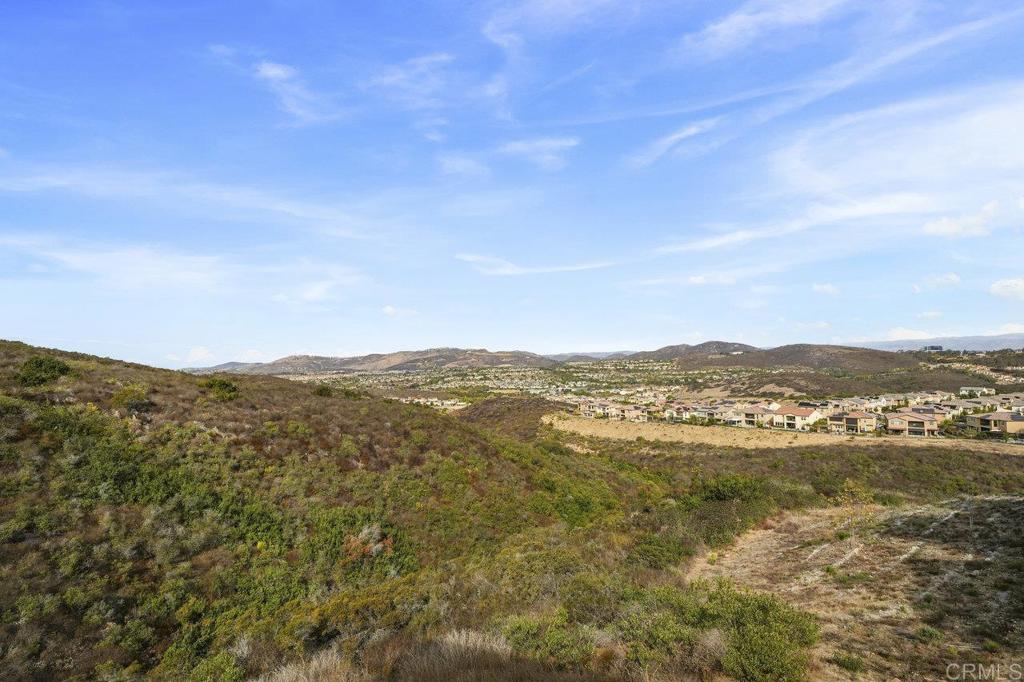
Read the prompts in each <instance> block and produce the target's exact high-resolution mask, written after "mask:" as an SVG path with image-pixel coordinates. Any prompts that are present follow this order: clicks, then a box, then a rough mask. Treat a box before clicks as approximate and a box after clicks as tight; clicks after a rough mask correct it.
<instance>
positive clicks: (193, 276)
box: [0, 234, 366, 304]
mask: <svg viewBox="0 0 1024 682" xmlns="http://www.w3.org/2000/svg"><path fill="white" fill-rule="evenodd" d="M0 244H5V245H7V246H8V247H10V248H12V249H14V250H17V251H18V252H20V253H21V254H23V255H24V256H25V257H26V258H31V259H34V260H37V261H41V262H43V263H46V264H47V265H48V266H49V267H50V268H51V274H52V275H57V274H61V273H64V274H68V275H74V276H80V277H85V278H88V279H89V280H90V281H91V282H92V283H94V285H95V286H99V287H103V288H106V289H110V290H114V291H118V292H129V293H136V292H145V293H147V295H149V294H152V295H153V296H156V297H159V296H160V295H163V294H178V295H187V296H196V295H222V296H250V295H256V296H257V297H260V296H264V297H265V298H264V300H266V298H269V299H271V300H274V301H277V302H280V303H299V304H309V303H318V302H323V301H327V300H333V299H336V298H338V297H339V296H340V295H343V294H345V293H347V292H348V291H350V290H351V289H353V288H354V287H356V286H359V285H361V284H363V283H364V282H365V281H366V280H365V277H364V276H363V274H362V273H361V272H360V271H359V270H357V269H355V268H352V267H348V266H342V265H338V264H335V263H317V262H314V261H309V260H297V261H278V262H274V261H270V262H252V261H251V260H248V259H244V258H241V257H232V256H230V255H226V254H207V253H194V252H188V251H182V250H178V249H173V248H168V247H165V246H159V245H145V244H128V245H117V246H111V245H105V244H96V243H88V244H83V243H81V242H80V241H72V240H66V239H62V238H61V237H59V236H57V235H49V236H48V237H46V238H37V239H33V240H30V239H24V238H19V237H17V236H16V235H15V236H13V237H10V238H8V237H7V236H5V235H2V234H0ZM261 292H262V293H261Z"/></svg>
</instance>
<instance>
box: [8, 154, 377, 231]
mask: <svg viewBox="0 0 1024 682" xmlns="http://www.w3.org/2000/svg"><path fill="white" fill-rule="evenodd" d="M48 191H63V192H73V193H75V194H80V195H83V196H88V197H93V198H98V199H108V200H126V199H139V198H143V197H144V198H148V199H151V200H153V201H155V202H159V203H162V204H168V205H173V206H185V207H186V208H187V210H189V211H194V210H196V209H197V208H198V207H204V206H205V207H218V208H219V209H220V211H219V214H220V217H225V218H230V217H232V215H236V216H238V217H246V218H248V217H251V215H252V214H264V215H265V216H267V217H273V218H274V219H276V220H280V219H281V218H283V217H287V218H293V219H296V220H299V221H302V222H304V223H307V224H308V225H309V226H310V227H313V228H315V229H318V230H320V231H322V232H324V233H326V234H330V235H332V236H337V237H350V238H365V236H366V235H367V234H368V233H369V232H368V231H364V230H365V228H366V225H367V223H368V222H370V219H369V218H368V217H361V216H357V215H355V214H354V213H352V212H350V211H349V210H347V209H346V208H345V207H342V206H335V205H331V204H324V203H318V202H312V201H306V200H303V199H294V198H290V197H286V196H283V195H278V194H276V193H273V192H270V191H266V190H263V189H259V188H254V187H246V186H238V185H224V184H218V183H210V182H202V181H196V180H193V179H190V178H187V177H184V176H182V175H180V174H177V173H171V172H151V171H134V170H120V169H111V168H105V167H75V166H71V165H61V166H59V167H42V168H39V167H24V168H21V169H15V170H14V172H9V173H7V174H0V192H48ZM374 222H375V224H374V228H373V229H378V230H379V226H380V222H377V221H374Z"/></svg>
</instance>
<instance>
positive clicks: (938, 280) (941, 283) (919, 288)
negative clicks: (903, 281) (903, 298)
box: [910, 272, 960, 294]
mask: <svg viewBox="0 0 1024 682" xmlns="http://www.w3.org/2000/svg"><path fill="white" fill-rule="evenodd" d="M959 284H960V275H958V274H956V273H955V272H947V273H945V274H943V275H932V276H930V277H925V278H924V279H923V280H922V281H920V282H918V283H916V284H912V285H911V287H910V290H911V291H913V292H914V293H915V294H921V293H924V292H926V291H934V290H936V289H948V288H950V287H955V286H958V285H959Z"/></svg>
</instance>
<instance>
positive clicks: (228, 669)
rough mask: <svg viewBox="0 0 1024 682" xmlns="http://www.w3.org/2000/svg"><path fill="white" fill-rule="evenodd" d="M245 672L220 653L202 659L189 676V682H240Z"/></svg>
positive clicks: (229, 655) (227, 655) (233, 660)
mask: <svg viewBox="0 0 1024 682" xmlns="http://www.w3.org/2000/svg"><path fill="white" fill-rule="evenodd" d="M245 677H246V675H245V671H244V670H243V669H242V668H240V667H239V665H238V664H237V663H236V662H235V659H234V657H233V656H232V655H231V654H229V653H227V652H226V651H222V652H220V653H219V654H217V655H215V656H211V657H210V658H206V659H204V660H203V661H202V662H201V663H200V664H199V665H197V666H196V667H195V669H194V670H193V671H192V674H191V675H189V678H188V679H189V682H242V681H243V680H244V679H245Z"/></svg>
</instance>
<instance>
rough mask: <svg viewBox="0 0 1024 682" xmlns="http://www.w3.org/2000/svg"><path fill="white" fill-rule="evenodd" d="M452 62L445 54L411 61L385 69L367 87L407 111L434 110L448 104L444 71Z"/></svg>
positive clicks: (445, 71)
mask: <svg viewBox="0 0 1024 682" xmlns="http://www.w3.org/2000/svg"><path fill="white" fill-rule="evenodd" d="M454 61H455V57H454V56H453V55H451V54H448V53H447V52H435V53H432V54H427V55H422V56H420V57H414V58H412V59H409V60H407V61H405V62H402V63H401V64H396V65H393V66H389V67H387V68H385V69H384V70H383V71H382V72H381V73H380V74H378V75H377V76H375V77H373V78H372V79H371V80H370V81H369V85H370V87H373V88H376V89H379V90H381V91H382V92H384V93H385V94H386V95H387V96H388V97H390V98H391V99H393V100H394V101H396V102H398V103H399V104H401V105H402V106H405V107H407V108H410V109H436V108H439V107H442V106H444V105H445V104H447V101H446V99H445V96H446V92H447V90H448V86H449V74H448V72H447V69H448V67H449V66H450V65H451V64H452V62H454Z"/></svg>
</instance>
